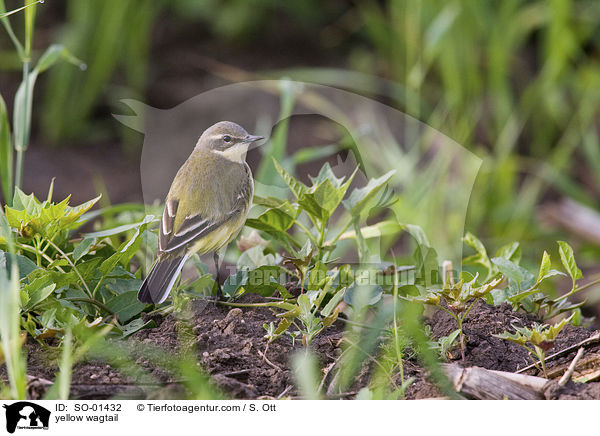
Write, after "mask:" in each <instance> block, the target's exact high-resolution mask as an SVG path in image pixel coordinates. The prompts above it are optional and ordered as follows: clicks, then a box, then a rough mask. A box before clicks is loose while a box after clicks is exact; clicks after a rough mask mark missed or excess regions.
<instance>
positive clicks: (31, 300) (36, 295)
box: [23, 282, 56, 310]
mask: <svg viewBox="0 0 600 436" xmlns="http://www.w3.org/2000/svg"><path fill="white" fill-rule="evenodd" d="M34 288H35V282H34V283H33V284H32V285H29V286H26V287H25V288H24V289H23V290H24V292H25V293H26V295H27V296H28V299H27V302H26V303H25V304H24V306H23V309H24V310H31V309H33V308H34V307H35V306H36V304H38V303H41V302H42V301H44V300H45V299H46V298H48V297H49V296H50V295H51V294H52V292H54V289H56V284H55V283H52V284H50V285H48V286H45V287H43V288H38V289H34Z"/></svg>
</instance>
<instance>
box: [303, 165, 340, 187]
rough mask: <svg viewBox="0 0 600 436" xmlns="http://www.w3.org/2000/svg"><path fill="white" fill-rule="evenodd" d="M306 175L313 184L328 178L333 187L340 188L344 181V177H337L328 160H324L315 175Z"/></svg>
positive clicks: (318, 183)
mask: <svg viewBox="0 0 600 436" xmlns="http://www.w3.org/2000/svg"><path fill="white" fill-rule="evenodd" d="M308 177H309V178H310V180H311V182H312V184H313V186H316V185H320V184H321V183H323V182H324V181H325V180H329V181H330V182H331V184H332V185H333V186H334V187H335V188H340V187H341V186H342V184H343V182H344V177H337V176H336V175H335V174H334V173H333V170H332V169H331V165H329V162H325V164H324V165H323V166H322V167H321V169H320V170H319V174H318V175H317V177H312V176H310V175H309V176H308Z"/></svg>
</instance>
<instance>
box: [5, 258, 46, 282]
mask: <svg viewBox="0 0 600 436" xmlns="http://www.w3.org/2000/svg"><path fill="white" fill-rule="evenodd" d="M15 258H16V260H17V267H18V269H19V280H21V279H23V278H24V277H27V276H28V275H29V274H31V273H32V272H33V271H34V270H36V269H38V268H39V267H38V266H37V265H36V264H35V263H34V262H32V261H31V260H30V259H29V258H27V257H25V256H21V255H20V254H16V255H15ZM12 260H13V257H12V256H11V255H9V254H8V253H6V252H4V251H0V265H2V264H5V265H6V269H7V271H12Z"/></svg>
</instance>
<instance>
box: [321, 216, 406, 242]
mask: <svg viewBox="0 0 600 436" xmlns="http://www.w3.org/2000/svg"><path fill="white" fill-rule="evenodd" d="M408 226H410V224H409V225H408ZM408 226H407V225H404V224H400V223H398V222H397V221H394V220H387V221H380V222H378V223H376V224H373V225H371V226H365V227H361V229H360V233H361V234H362V237H363V238H365V239H372V238H379V237H381V236H386V235H395V234H397V233H399V232H401V231H403V230H405V229H407V227H408ZM355 238H356V232H355V231H354V230H350V231H348V232H345V233H344V234H342V236H340V238H339V240H340V241H343V240H346V239H355ZM327 244H328V245H329V244H331V242H330V241H329V242H327Z"/></svg>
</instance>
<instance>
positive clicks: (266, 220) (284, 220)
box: [246, 201, 300, 233]
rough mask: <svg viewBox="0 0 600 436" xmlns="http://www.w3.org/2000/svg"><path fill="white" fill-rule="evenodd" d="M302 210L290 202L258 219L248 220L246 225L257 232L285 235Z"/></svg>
mask: <svg viewBox="0 0 600 436" xmlns="http://www.w3.org/2000/svg"><path fill="white" fill-rule="evenodd" d="M299 213H300V210H299V209H298V208H297V207H294V206H292V205H291V204H290V203H289V202H288V201H285V202H283V203H281V204H280V205H278V206H276V207H273V208H270V209H267V210H266V211H264V212H263V213H262V214H260V215H259V216H258V217H257V218H251V219H248V220H246V225H247V226H249V227H252V228H254V229H257V230H263V231H274V232H282V233H285V232H286V231H287V230H288V229H289V228H290V227H291V226H292V225H293V224H294V221H296V218H297V217H298V214H299Z"/></svg>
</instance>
